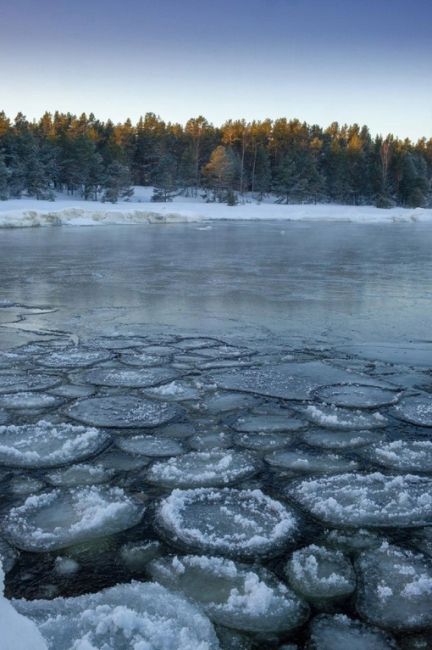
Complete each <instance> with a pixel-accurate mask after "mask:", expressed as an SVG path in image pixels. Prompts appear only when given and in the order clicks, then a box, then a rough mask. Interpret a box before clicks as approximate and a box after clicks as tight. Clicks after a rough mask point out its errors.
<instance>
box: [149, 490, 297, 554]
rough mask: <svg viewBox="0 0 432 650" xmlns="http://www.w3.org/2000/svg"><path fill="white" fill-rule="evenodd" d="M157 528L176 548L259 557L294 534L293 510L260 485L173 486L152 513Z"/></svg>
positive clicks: (295, 521)
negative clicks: (245, 487) (246, 487)
mask: <svg viewBox="0 0 432 650" xmlns="http://www.w3.org/2000/svg"><path fill="white" fill-rule="evenodd" d="M156 520H157V524H158V527H160V529H161V530H162V531H163V532H164V533H165V535H166V536H167V537H168V538H169V539H170V541H172V542H174V543H176V544H180V545H181V546H182V547H185V548H188V549H191V550H199V551H207V552H210V553H220V554H222V555H228V556H244V557H261V556H266V555H270V554H273V553H275V552H278V551H279V550H281V549H283V548H284V547H285V546H286V544H287V543H288V542H290V541H292V540H293V538H294V536H295V535H296V533H297V529H298V521H297V517H296V516H295V515H294V514H293V512H292V511H291V510H290V509H289V508H288V507H286V506H284V505H283V504H282V503H280V502H279V501H276V500H274V499H271V498H270V497H268V496H266V495H265V494H263V492H261V490H235V489H231V488H224V489H220V490H213V489H211V488H197V489H194V490H178V489H176V490H174V491H173V492H172V493H171V494H170V496H168V497H167V498H165V499H163V500H162V502H161V504H160V506H159V508H158V511H157V515H156Z"/></svg>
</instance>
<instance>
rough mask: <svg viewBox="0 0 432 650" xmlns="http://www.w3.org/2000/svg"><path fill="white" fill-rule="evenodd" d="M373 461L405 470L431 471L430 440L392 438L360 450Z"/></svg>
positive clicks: (431, 451) (431, 452) (431, 446)
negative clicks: (390, 440) (389, 440)
mask: <svg viewBox="0 0 432 650" xmlns="http://www.w3.org/2000/svg"><path fill="white" fill-rule="evenodd" d="M361 454H362V456H364V457H365V458H367V459H369V460H371V461H372V462H373V463H377V464H378V465H383V466H384V467H391V468H394V469H398V470H404V471H407V472H432V442H431V441H430V440H393V441H392V442H381V443H379V444H376V445H372V446H371V447H369V448H368V449H364V450H362V451H361Z"/></svg>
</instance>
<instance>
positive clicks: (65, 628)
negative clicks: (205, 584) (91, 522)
mask: <svg viewBox="0 0 432 650" xmlns="http://www.w3.org/2000/svg"><path fill="white" fill-rule="evenodd" d="M14 606H15V607H16V609H18V611H19V612H21V613H22V614H24V615H25V616H28V617H29V618H30V619H32V620H33V621H34V622H35V623H36V625H37V626H38V628H39V630H40V631H41V633H42V636H43V637H44V639H45V640H46V643H47V645H48V650H71V649H72V648H74V649H76V650H78V648H79V649H80V650H90V649H96V648H100V649H102V648H103V649H106V650H109V649H112V650H114V649H115V650H192V648H196V650H218V648H219V642H218V640H217V637H216V634H215V631H214V629H213V626H212V625H211V623H210V621H209V619H208V618H207V616H205V614H204V613H202V611H201V610H200V609H198V607H197V606H196V605H194V604H193V603H191V602H190V601H188V600H186V599H185V598H184V597H183V596H180V595H179V594H174V593H171V592H170V591H168V590H167V589H165V588H164V587H162V586H161V585H157V584H154V583H149V582H132V583H131V584H124V585H116V586H115V587H111V588H110V589H104V590H103V591H100V592H98V593H96V594H86V595H84V596H78V597H76V598H55V599H54V600H33V601H26V600H19V601H14Z"/></svg>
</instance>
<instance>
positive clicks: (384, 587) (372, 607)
mask: <svg viewBox="0 0 432 650" xmlns="http://www.w3.org/2000/svg"><path fill="white" fill-rule="evenodd" d="M356 570H357V573H358V577H359V588H358V591H357V601H356V608H357V611H358V612H359V614H360V616H362V617H364V618H365V619H367V620H368V621H369V622H371V623H374V624H375V625H379V626H380V627H385V628H389V629H392V630H397V631H409V630H415V629H417V628H422V627H428V626H430V625H432V607H431V603H432V563H431V562H430V561H428V560H427V559H426V557H425V556H423V555H420V554H416V553H412V552H411V551H407V550H405V549H402V548H399V547H397V546H392V545H389V544H387V543H386V542H385V543H383V544H382V546H381V547H380V548H379V549H376V550H373V551H365V552H364V553H362V554H361V555H360V557H359V558H358V560H357V562H356Z"/></svg>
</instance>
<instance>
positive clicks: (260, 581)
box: [149, 555, 309, 632]
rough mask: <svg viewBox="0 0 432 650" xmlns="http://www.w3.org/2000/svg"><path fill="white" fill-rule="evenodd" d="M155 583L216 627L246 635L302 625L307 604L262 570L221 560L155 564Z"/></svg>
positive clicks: (196, 558) (188, 558) (201, 558)
mask: <svg viewBox="0 0 432 650" xmlns="http://www.w3.org/2000/svg"><path fill="white" fill-rule="evenodd" d="M149 570H150V573H151V575H152V577H153V579H154V580H157V581H158V582H161V583H162V584H163V585H165V586H166V587H170V588H172V589H176V590H181V591H182V592H183V593H184V594H185V596H188V597H189V598H191V599H193V600H194V601H196V602H198V603H199V604H200V605H201V606H202V608H203V609H204V611H205V612H206V614H208V616H209V617H210V619H211V620H212V621H213V622H214V623H218V624H220V625H225V626H227V627H230V628H234V629H237V630H241V631H246V632H282V631H287V630H290V629H292V628H294V627H297V626H298V625H301V624H302V623H303V622H304V621H305V620H306V619H307V616H308V613H309V609H308V606H307V605H306V604H305V602H304V601H302V600H301V599H300V598H299V597H298V596H297V595H296V594H295V593H294V592H293V591H291V590H290V589H289V588H288V587H287V586H286V585H284V584H283V583H282V582H280V581H279V580H278V579H277V578H276V577H275V576H274V575H272V574H271V573H270V572H269V571H266V570H264V569H258V570H254V569H252V568H251V567H249V566H247V565H244V564H239V563H237V562H233V561H232V560H227V559H224V558H220V557H211V556H210V557H208V556H197V555H187V556H185V557H177V556H175V557H170V558H161V559H158V560H154V561H153V562H152V563H151V564H150V567H149Z"/></svg>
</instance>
